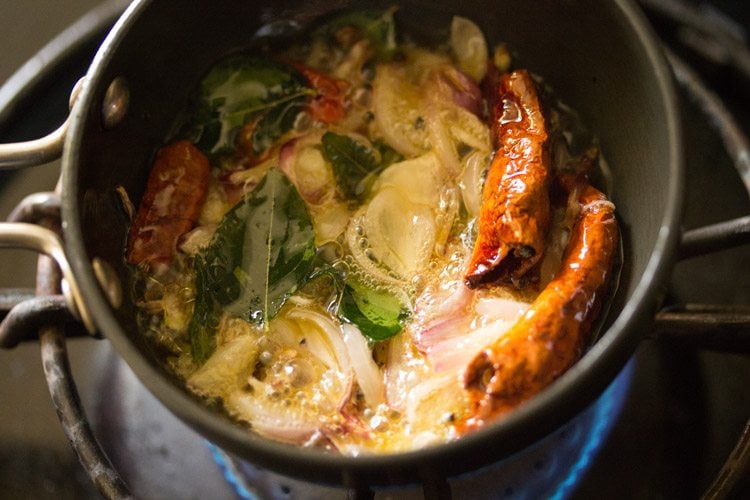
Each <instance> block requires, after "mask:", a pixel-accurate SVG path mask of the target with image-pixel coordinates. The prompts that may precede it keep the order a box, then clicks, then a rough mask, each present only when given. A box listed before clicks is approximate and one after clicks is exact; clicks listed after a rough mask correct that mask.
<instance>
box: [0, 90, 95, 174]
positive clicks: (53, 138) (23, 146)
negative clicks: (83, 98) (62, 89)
mask: <svg viewBox="0 0 750 500" xmlns="http://www.w3.org/2000/svg"><path fill="white" fill-rule="evenodd" d="M84 80H85V79H84V78H81V79H80V80H78V82H77V83H76V84H75V85H74V86H73V90H72V91H71V93H70V101H69V102H70V108H71V109H72V108H73V104H74V103H75V101H76V99H77V98H78V94H79V93H80V91H81V88H82V87H83V83H84ZM69 124H70V116H68V118H67V119H66V120H65V122H63V124H62V125H60V126H59V127H58V128H57V130H55V131H53V132H51V133H50V134H48V135H46V136H45V137H42V138H40V139H34V140H32V141H26V142H16V143H10V144H0V170H16V169H19V168H24V167H34V166H37V165H42V164H44V163H48V162H50V161H52V160H55V159H57V158H59V157H60V155H61V154H62V150H63V143H64V142H65V136H66V134H67V132H68V126H69Z"/></svg>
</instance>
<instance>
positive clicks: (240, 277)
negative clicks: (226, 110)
mask: <svg viewBox="0 0 750 500" xmlns="http://www.w3.org/2000/svg"><path fill="white" fill-rule="evenodd" d="M314 257H315V235H314V232H313V226H312V222H311V220H310V216H309V215H308V213H307V209H306V207H305V204H304V201H303V200H302V198H301V197H300V195H299V193H298V192H297V190H296V188H295V187H294V186H293V185H292V184H291V183H290V182H289V180H287V178H286V177H285V176H284V175H283V174H282V173H281V172H280V171H278V170H277V169H271V170H269V172H268V174H266V177H265V178H264V180H263V181H262V182H261V183H260V184H258V186H257V187H256V188H255V189H254V190H253V191H252V192H250V193H248V194H247V195H246V196H245V198H244V199H243V200H242V201H241V202H240V203H238V204H237V206H235V207H234V208H233V209H232V210H230V211H229V213H227V215H225V216H224V219H223V220H222V222H221V224H220V225H219V227H218V228H217V230H216V233H215V234H214V237H213V239H212V240H211V243H210V244H209V245H208V247H206V248H205V249H203V250H202V251H201V252H200V253H199V254H198V256H197V257H196V260H195V265H196V280H197V281H196V285H197V290H198V292H197V297H196V309H195V312H194V314H193V320H192V323H199V324H202V323H203V322H206V321H207V319H208V320H209V321H208V323H210V318H211V317H212V314H213V315H214V316H216V315H217V311H219V310H222V309H223V310H224V311H226V312H228V313H229V314H232V315H234V316H236V317H240V318H243V319H245V320H247V321H251V322H254V323H257V324H267V323H268V321H269V320H270V319H271V318H273V317H274V316H275V315H276V314H277V313H278V312H279V310H280V309H281V307H282V306H283V305H284V302H285V301H286V299H287V298H288V297H289V296H290V295H291V294H292V293H294V292H295V291H296V290H297V289H298V288H299V287H301V286H302V285H304V283H305V282H306V281H307V279H308V278H309V277H310V275H311V273H312V270H313V269H312V268H313V265H312V264H313V259H314ZM204 311H209V312H208V313H206V312H204ZM214 327H215V325H214ZM208 328H209V331H212V330H213V329H212V328H211V327H210V324H209V326H208ZM190 332H191V344H192V346H193V357H194V358H196V359H202V360H204V359H205V358H206V356H205V355H204V354H203V351H205V350H206V349H208V350H212V349H211V346H210V343H208V342H207V341H206V339H205V338H204V337H205V336H206V335H208V334H207V333H206V331H205V329H201V328H199V327H197V326H196V327H194V325H192V324H191V327H190Z"/></svg>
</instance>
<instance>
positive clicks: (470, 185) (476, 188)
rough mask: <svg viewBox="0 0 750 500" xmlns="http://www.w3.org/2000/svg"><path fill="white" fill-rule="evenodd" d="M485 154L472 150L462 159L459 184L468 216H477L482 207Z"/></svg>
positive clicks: (485, 166)
mask: <svg viewBox="0 0 750 500" xmlns="http://www.w3.org/2000/svg"><path fill="white" fill-rule="evenodd" d="M487 165H488V163H487V155H486V154H484V153H481V152H479V151H474V152H472V153H469V154H468V155H466V157H465V158H464V160H463V174H462V175H461V180H460V182H459V186H460V188H461V197H462V198H463V200H464V206H465V207H466V211H467V212H469V216H470V217H472V218H473V217H478V216H479V210H480V208H481V207H482V187H483V186H482V185H483V182H482V178H483V176H484V171H485V169H486V168H487Z"/></svg>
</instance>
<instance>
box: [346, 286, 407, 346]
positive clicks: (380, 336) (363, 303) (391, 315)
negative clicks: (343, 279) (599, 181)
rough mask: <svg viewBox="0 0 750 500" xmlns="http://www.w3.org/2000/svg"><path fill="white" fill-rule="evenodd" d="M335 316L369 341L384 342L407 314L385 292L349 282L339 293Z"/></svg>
mask: <svg viewBox="0 0 750 500" xmlns="http://www.w3.org/2000/svg"><path fill="white" fill-rule="evenodd" d="M339 315H340V316H341V317H342V318H343V319H345V320H346V321H349V322H350V323H354V324H355V325H357V327H359V330H360V331H361V332H362V333H363V334H364V335H365V336H366V337H368V338H369V339H370V340H374V341H379V340H386V339H388V338H390V337H392V336H394V335H396V334H397V333H398V332H400V331H401V330H402V329H403V323H404V321H405V319H406V318H407V316H408V312H407V310H406V308H405V307H404V305H403V304H401V302H400V301H399V300H398V298H396V296H394V295H393V294H392V293H390V292H388V291H387V290H381V289H376V288H372V287H368V286H364V285H362V284H360V283H359V282H357V281H351V280H350V281H349V282H347V284H346V287H345V288H344V290H343V294H342V297H341V304H340V306H339Z"/></svg>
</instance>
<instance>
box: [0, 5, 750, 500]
mask: <svg viewBox="0 0 750 500" xmlns="http://www.w3.org/2000/svg"><path fill="white" fill-rule="evenodd" d="M389 3H390V2H379V4H382V6H387V5H388V4H389ZM357 4H358V2H348V1H335V2H324V1H320V0H314V1H312V2H311V1H308V2H294V1H290V0H286V1H279V2H268V3H260V2H258V3H251V2H236V1H234V2H233V1H229V0H226V1H218V0H214V1H212V2H200V3H199V2H190V3H182V2H181V3H179V4H177V3H174V2H156V1H153V0H136V1H135V2H133V4H132V5H131V6H130V7H129V8H128V9H127V11H126V12H125V13H124V14H123V16H122V17H121V19H120V20H119V21H118V22H117V24H116V25H115V27H114V29H113V30H112V32H111V33H110V35H109V36H108V37H107V39H106V41H105V42H104V44H103V45H102V47H101V48H100V50H99V52H98V53H97V55H96V57H95V59H94V61H93V63H92V65H91V67H90V70H89V72H88V74H87V75H86V78H85V82H84V83H83V85H82V88H81V89H80V93H79V95H78V97H77V99H76V103H75V106H74V107H73V110H72V113H71V116H70V119H69V127H67V130H65V129H62V130H60V131H59V132H58V133H57V134H56V135H54V137H53V138H52V139H53V140H48V141H46V142H45V141H43V142H42V143H38V144H36V145H34V146H33V147H28V145H27V147H26V148H25V151H20V150H19V148H18V146H4V147H0V163H4V164H18V163H27V162H28V158H29V155H32V156H34V157H35V158H34V160H33V161H43V160H45V159H48V158H49V157H50V155H54V154H55V153H57V152H58V151H59V148H60V146H61V143H60V140H61V138H62V137H64V138H65V143H64V148H63V151H62V155H63V173H62V183H61V193H62V220H63V239H64V243H62V245H60V244H59V240H58V239H57V237H56V236H53V235H51V234H50V233H48V232H46V231H44V230H41V229H38V228H33V227H31V226H27V225H13V226H11V225H7V224H0V246H3V245H4V246H19V245H22V246H28V247H33V248H36V249H38V250H40V251H44V252H47V253H51V254H53V257H55V259H56V260H57V262H58V263H59V264H60V267H61V268H62V270H63V274H64V277H65V284H66V286H65V287H64V289H66V290H67V294H66V295H67V297H68V304H69V305H70V306H71V307H72V308H73V309H74V310H75V311H76V312H77V314H78V315H79V317H80V318H81V320H82V321H83V323H84V324H85V325H86V327H87V328H88V329H89V330H90V331H92V332H98V333H101V334H102V335H103V336H104V337H106V338H107V339H109V340H110V341H111V342H112V344H113V345H114V346H115V348H116V349H117V351H118V352H119V354H120V355H121V356H122V357H123V358H124V359H125V361H126V362H127V363H128V364H129V365H130V367H131V368H132V369H133V371H134V372H135V373H136V374H137V375H138V376H139V378H140V379H141V381H142V382H143V383H144V385H145V386H146V387H148V389H149V390H150V391H151V392H153V393H154V394H155V395H156V396H157V397H158V398H159V399H160V400H161V401H162V402H163V403H164V404H165V405H166V406H167V407H168V408H170V409H171V410H172V411H173V412H174V413H175V414H176V415H178V416H179V417H180V418H182V419H183V420H184V421H185V422H187V423H188V424H189V425H191V426H192V427H193V428H195V429H196V430H198V431H199V432H200V433H202V434H203V435H205V436H206V437H207V438H208V439H210V440H211V441H213V442H214V443H216V444H217V445H219V446H221V447H222V448H224V449H226V450H228V451H231V452H232V453H234V454H236V455H237V456H240V457H242V458H244V459H246V460H248V461H252V462H254V463H257V464H259V465H262V466H264V467H268V468H270V469H273V470H275V471H277V472H280V473H283V474H288V475H290V476H293V477H298V478H302V479H307V480H313V481H319V482H326V483H333V484H344V485H346V486H349V487H354V488H357V487H358V486H359V485H363V484H370V485H388V484H399V483H413V482H418V481H420V480H422V481H424V480H426V481H429V480H430V478H435V477H442V476H450V475H455V474H458V473H462V472H466V471H471V470H475V469H477V468H479V467H482V466H484V465H487V464H490V463H493V462H496V461H498V460H501V459H503V458H505V457H507V456H509V455H511V454H513V453H514V452H516V451H518V450H520V449H522V448H524V447H526V446H528V445H529V444H530V443H533V442H535V441H537V440H538V439H540V438H542V437H544V436H545V435H547V434H549V433H550V432H551V431H552V430H554V429H556V428H558V427H560V426H561V425H562V424H564V423H565V422H567V421H569V420H570V419H571V418H572V417H574V416H575V415H576V414H578V413H579V412H580V411H581V410H582V409H583V408H584V407H586V406H587V405H588V404H589V403H591V402H592V401H593V400H594V399H595V398H596V397H597V396H598V395H599V394H600V393H601V392H602V391H603V390H604V389H605V387H607V385H608V384H609V383H610V382H611V380H612V379H613V378H614V376H615V375H616V374H617V373H618V372H619V371H620V370H621V369H622V367H623V366H624V364H625V362H626V361H627V360H628V359H629V358H630V356H631V354H632V353H633V351H634V349H635V346H636V345H637V343H638V341H639V340H640V338H641V336H642V332H645V331H647V330H648V329H649V325H650V324H651V322H652V321H653V318H654V314H655V312H656V311H657V308H658V304H659V299H660V296H659V294H660V289H661V286H662V284H663V283H664V282H665V280H666V278H667V277H668V276H669V273H670V271H671V268H672V264H673V263H674V261H675V260H676V258H677V257H678V244H679V241H680V238H681V237H682V233H681V230H680V228H679V224H680V216H681V207H682V189H683V169H682V160H683V159H682V147H681V143H680V140H681V139H680V130H679V125H678V113H677V110H676V104H675V94H674V90H673V87H672V80H671V75H670V72H669V69H668V67H667V65H666V63H665V60H664V58H663V55H662V53H661V51H660V48H659V47H658V45H657V44H656V42H655V40H654V38H653V36H652V34H651V33H650V31H649V29H648V27H647V25H646V23H645V21H644V19H643V18H642V16H641V14H640V12H639V11H638V10H637V8H635V7H634V6H633V5H632V4H631V3H630V2H629V1H628V0H617V1H614V2H598V1H595V0H567V1H558V0H541V1H537V2H524V1H523V0H508V1H503V2H487V1H483V2H474V3H472V4H467V5H461V6H457V5H455V3H454V2H451V3H449V2H421V1H415V2H401V9H400V16H401V19H403V20H404V22H405V24H407V25H408V26H407V29H408V30H410V31H412V32H414V33H416V34H417V35H418V36H423V37H425V38H431V37H433V36H435V35H436V34H437V35H438V36H439V35H440V34H441V32H440V30H444V28H445V27H446V26H448V22H449V20H450V17H451V16H452V15H454V14H460V15H463V16H466V17H469V18H472V19H474V20H476V21H477V22H478V24H479V25H480V26H481V27H482V29H483V31H484V32H485V33H487V34H488V35H489V36H490V38H491V40H490V41H491V42H496V41H505V42H507V43H508V44H509V46H510V47H512V48H513V49H514V51H515V52H516V53H517V55H518V58H519V59H520V60H521V61H522V62H523V64H524V65H525V66H526V67H528V68H529V69H531V70H532V71H534V72H536V73H538V74H540V75H543V76H544V78H545V80H546V81H547V82H548V83H549V84H550V85H551V86H552V87H553V88H554V89H555V92H556V93H557V94H558V95H559V96H561V97H562V98H563V100H564V101H565V102H566V103H568V104H569V105H570V106H571V107H572V108H573V109H575V110H577V111H578V112H579V113H580V115H581V117H582V121H583V122H584V123H586V124H587V125H588V126H589V127H590V128H591V130H593V131H594V132H595V133H596V135H597V136H598V137H599V139H600V144H601V149H602V151H603V155H604V157H605V158H606V159H607V162H608V164H609V166H610V168H611V170H612V173H613V179H614V186H613V200H614V202H615V204H616V205H617V207H618V215H619V217H620V221H621V227H622V231H623V240H624V266H623V272H622V275H621V280H620V285H619V288H618V290H617V292H616V294H615V296H614V298H613V300H612V305H611V308H610V311H609V314H608V317H607V319H606V321H605V322H604V325H603V326H602V330H601V333H600V339H599V341H598V342H597V343H596V344H595V345H594V346H593V347H592V348H591V349H590V350H589V351H588V352H587V353H586V354H585V355H584V357H583V358H582V359H581V360H580V361H579V362H578V363H577V364H576V365H575V366H573V367H572V368H571V369H570V370H569V371H568V372H567V373H565V374H564V375H563V376H562V377H561V378H560V379H559V380H557V381H556V382H555V383H553V384H552V385H551V386H550V387H549V388H547V389H546V390H545V391H543V392H542V393H541V394H540V395H538V396H537V397H535V398H534V399H533V400H531V401H529V402H528V403H527V404H525V405H524V406H522V407H520V408H518V409H517V410H516V411H515V412H513V413H512V414H511V415H509V416H508V417H507V418H504V419H502V420H501V421H499V422H497V423H495V424H493V425H491V426H488V427H487V428H485V429H482V430H480V431H478V432H475V433H473V434H470V435H468V436H466V437H464V438H462V439H461V440H459V441H456V442H452V443H448V444H445V445H441V446H437V447H435V448H430V449H426V450H421V451H415V452H410V453H403V454H397V455H388V456H366V457H357V458H351V457H341V456H335V455H330V454H323V453H320V452H318V451H316V450H308V449H302V448H298V447H294V446H289V445H284V444H279V443H275V442H270V441H268V440H265V439H263V438H260V437H258V436H256V435H253V434H251V433H248V432H247V431H246V430H243V429H241V428H240V427H238V426H236V425H235V424H233V423H232V422H230V421H229V420H228V419H226V418H225V417H223V416H222V415H220V414H218V413H215V412H213V411H211V410H209V409H208V408H207V407H205V406H203V405H202V404H201V403H200V402H199V401H198V400H197V399H196V398H195V397H193V396H191V395H190V394H189V393H188V392H187V391H186V390H185V389H184V388H183V387H182V386H181V384H180V383H179V382H178V381H176V380H174V379H173V377H171V376H170V375H169V374H168V373H167V372H166V371H165V370H164V368H163V367H162V366H161V365H160V364H159V363H158V361H157V356H156V355H155V354H154V353H153V352H151V350H150V348H149V346H148V345H147V344H146V343H145V342H144V341H143V340H142V339H140V338H139V335H138V332H137V331H136V328H135V326H134V325H135V322H134V316H135V307H134V305H133V303H132V297H130V296H129V294H128V293H122V294H120V295H119V296H118V294H117V291H118V290H119V291H123V290H125V291H127V289H128V283H129V277H128V275H129V273H128V270H127V268H126V265H125V261H124V258H123V251H124V248H125V238H126V234H127V223H128V221H127V218H126V217H124V214H123V213H122V209H121V201H120V197H119V195H118V193H117V191H116V187H117V186H123V187H124V188H125V190H126V191H127V192H128V193H129V195H130V196H131V198H132V200H133V202H134V203H138V201H139V200H140V197H141V195H142V193H143V190H144V187H145V181H146V178H147V174H148V168H149V166H150V164H151V158H152V156H153V154H154V152H155V151H156V149H157V148H158V147H159V146H160V145H161V144H162V143H163V141H164V140H165V139H166V138H167V137H168V136H169V133H170V132H171V131H172V127H173V126H174V124H175V122H176V117H177V116H179V114H180V112H181V111H182V110H183V109H184V108H185V105H186V102H187V99H188V96H189V94H190V92H191V91H192V89H193V88H194V86H195V84H196V82H197V81H198V80H199V79H200V77H201V75H202V74H203V73H204V72H205V71H206V70H207V69H208V68H209V67H210V65H211V64H212V63H214V62H215V61H216V60H217V59H218V58H219V57H220V56H221V55H222V54H225V53H226V52H228V51H231V50H233V49H236V48H238V47H244V46H247V45H249V44H252V42H253V36H254V34H256V33H258V34H263V35H266V36H284V35H287V34H289V33H293V32H294V31H295V30H296V29H297V26H299V25H304V24H306V23H307V22H308V21H310V20H312V19H314V18H316V17H317V16H319V15H321V14H324V13H325V12H328V11H332V10H337V9H340V8H342V7H347V6H350V5H357ZM359 4H360V5H366V6H367V7H372V6H373V4H372V2H368V3H366V4H365V3H364V2H359ZM64 128H65V127H64ZM40 148H41V149H40ZM40 150H41V151H42V152H41V153H39V151H40ZM3 157H4V158H6V159H5V160H3V159H2V158H3ZM102 228H106V237H102ZM743 234H747V230H746V229H745V231H744V233H743ZM745 240H746V238H745ZM745 240H743V241H745ZM56 307H58V308H59V307H60V304H59V303H56Z"/></svg>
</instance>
